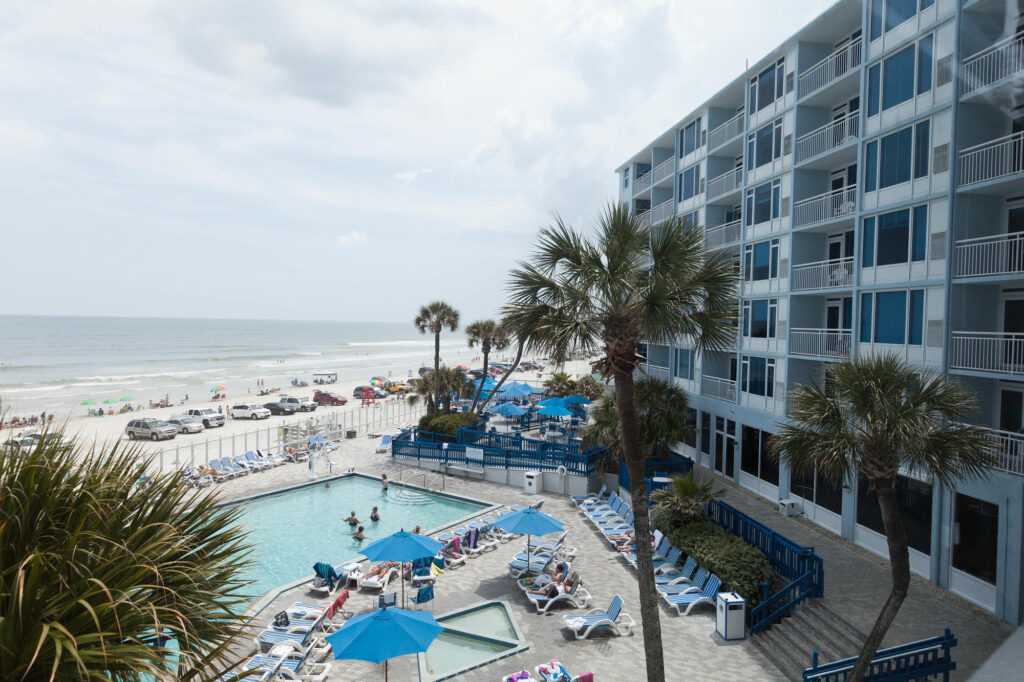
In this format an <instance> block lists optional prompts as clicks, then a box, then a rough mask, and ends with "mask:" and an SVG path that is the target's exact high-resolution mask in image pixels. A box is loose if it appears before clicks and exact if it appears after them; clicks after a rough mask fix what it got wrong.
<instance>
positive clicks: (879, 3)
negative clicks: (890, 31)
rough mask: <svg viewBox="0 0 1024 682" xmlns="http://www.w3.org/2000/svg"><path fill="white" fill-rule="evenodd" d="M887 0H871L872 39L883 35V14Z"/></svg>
mask: <svg viewBox="0 0 1024 682" xmlns="http://www.w3.org/2000/svg"><path fill="white" fill-rule="evenodd" d="M884 8H885V0H871V26H870V27H869V33H870V36H871V40H874V39H875V38H879V37H881V35H882V14H883V13H884Z"/></svg>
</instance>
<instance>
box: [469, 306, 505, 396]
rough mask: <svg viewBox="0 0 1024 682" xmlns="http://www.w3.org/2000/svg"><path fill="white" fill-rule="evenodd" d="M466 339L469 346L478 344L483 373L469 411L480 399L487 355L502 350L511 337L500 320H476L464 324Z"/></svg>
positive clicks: (485, 374) (485, 372)
mask: <svg viewBox="0 0 1024 682" xmlns="http://www.w3.org/2000/svg"><path fill="white" fill-rule="evenodd" d="M466 340H467V341H468V342H469V347H470V348H473V347H474V346H476V345H477V344H480V352H481V353H483V356H484V375H483V378H481V379H480V385H479V386H477V389H476V395H475V396H474V397H473V406H472V407H471V408H470V411H471V412H473V411H476V404H477V402H479V401H480V392H481V391H482V390H483V387H484V381H485V380H486V379H487V366H488V356H489V355H490V354H491V351H492V350H497V351H502V350H505V349H506V348H508V346H509V344H510V343H511V342H512V339H511V337H510V336H509V334H508V331H506V330H505V327H503V326H502V325H501V323H500V322H495V321H494V320H477V321H476V322H472V323H470V324H468V325H466Z"/></svg>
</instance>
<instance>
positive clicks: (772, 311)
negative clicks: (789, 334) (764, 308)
mask: <svg viewBox="0 0 1024 682" xmlns="http://www.w3.org/2000/svg"><path fill="white" fill-rule="evenodd" d="M777 316H778V308H777V306H771V307H769V308H768V338H770V339H774V338H775V323H776V319H775V318H776V317H777Z"/></svg>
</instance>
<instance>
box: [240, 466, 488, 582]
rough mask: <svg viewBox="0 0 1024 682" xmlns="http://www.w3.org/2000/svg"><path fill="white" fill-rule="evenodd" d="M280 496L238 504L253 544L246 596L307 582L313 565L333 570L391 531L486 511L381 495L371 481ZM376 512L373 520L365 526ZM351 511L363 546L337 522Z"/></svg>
mask: <svg viewBox="0 0 1024 682" xmlns="http://www.w3.org/2000/svg"><path fill="white" fill-rule="evenodd" d="M329 484H330V487H327V485H325V483H322V482H321V483H316V484H312V485H308V486H303V487H301V488H296V489H294V490H289V491H287V492H283V493H281V494H279V495H272V496H268V497H258V498H254V499H251V500H247V501H244V502H241V503H239V504H241V505H242V507H243V510H244V511H243V516H242V521H243V523H244V524H245V526H246V529H247V530H249V531H250V536H249V540H250V542H252V543H253V544H254V545H255V552H254V556H253V562H254V564H255V566H254V569H253V571H252V572H251V573H250V575H249V578H250V579H252V580H254V581H255V583H254V584H253V585H252V586H251V587H250V588H249V591H250V593H251V594H252V595H253V597H254V598H255V597H258V596H260V595H262V594H264V593H265V592H267V591H269V590H271V589H274V588H278V587H281V586H282V585H286V584H288V583H291V582H294V581H296V580H300V579H302V578H308V577H310V576H312V575H313V564H314V563H316V562H318V561H326V562H328V563H331V564H333V565H338V564H340V563H342V562H343V561H346V560H348V559H354V558H356V557H357V556H359V552H360V548H361V547H363V546H365V545H367V544H369V543H370V542H372V541H374V540H379V539H380V538H382V537H385V536H387V535H390V534H392V533H394V532H396V531H399V530H402V529H403V528H404V529H405V530H410V531H411V530H412V529H413V528H415V527H416V526H417V525H418V526H420V527H421V528H422V529H423V531H424V532H427V531H430V530H431V529H434V528H439V527H444V526H448V525H450V524H452V523H453V522H455V521H457V520H458V519H461V518H463V517H465V516H469V515H471V514H474V513H476V512H479V511H481V510H483V509H485V508H486V505H484V504H481V503H476V502H471V501H468V500H459V499H454V498H450V497H443V496H441V495H433V494H430V493H427V492H422V491H418V490H412V489H409V490H407V489H404V488H402V487H401V486H399V485H397V484H395V483H392V484H391V486H389V489H388V492H387V493H386V494H383V493H381V484H380V481H379V480H377V479H371V478H364V477H361V476H346V477H343V478H336V479H333V480H331V481H329ZM373 507H377V511H378V513H379V514H380V521H370V511H371V510H372V509H373ZM352 511H355V513H356V517H357V518H358V519H359V520H360V521H362V524H361V525H362V526H363V528H364V530H363V532H364V533H365V534H366V536H367V538H368V539H367V540H366V541H364V542H359V541H357V540H355V539H353V538H352V536H351V535H350V533H351V532H352V531H354V530H355V528H352V527H350V526H349V524H348V523H345V521H344V520H343V519H345V518H346V517H348V516H349V514H350V512H352Z"/></svg>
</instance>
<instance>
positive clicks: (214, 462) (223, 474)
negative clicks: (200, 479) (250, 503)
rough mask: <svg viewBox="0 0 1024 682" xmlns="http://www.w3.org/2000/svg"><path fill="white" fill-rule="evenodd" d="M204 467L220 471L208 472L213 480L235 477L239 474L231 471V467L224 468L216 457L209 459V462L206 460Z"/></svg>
mask: <svg viewBox="0 0 1024 682" xmlns="http://www.w3.org/2000/svg"><path fill="white" fill-rule="evenodd" d="M206 467H207V469H214V470H216V471H219V472H220V473H219V474H213V473H211V474H210V475H211V476H213V477H214V479H215V480H218V481H226V480H228V479H231V478H236V477H238V476H240V475H241V474H239V473H236V472H235V471H232V470H231V469H225V468H224V467H223V466H222V465H221V463H220V460H219V459H217V458H214V459H211V460H210V461H209V462H207V463H206Z"/></svg>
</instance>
